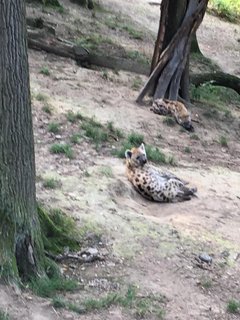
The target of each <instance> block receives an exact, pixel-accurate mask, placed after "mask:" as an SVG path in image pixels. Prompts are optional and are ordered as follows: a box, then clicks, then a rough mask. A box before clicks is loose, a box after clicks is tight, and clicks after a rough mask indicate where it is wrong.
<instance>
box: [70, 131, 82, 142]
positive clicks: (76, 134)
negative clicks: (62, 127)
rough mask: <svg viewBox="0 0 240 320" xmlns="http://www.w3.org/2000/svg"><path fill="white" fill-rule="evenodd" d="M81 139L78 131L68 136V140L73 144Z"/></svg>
mask: <svg viewBox="0 0 240 320" xmlns="http://www.w3.org/2000/svg"><path fill="white" fill-rule="evenodd" d="M80 140H81V135H80V133H74V134H73V135H72V136H71V137H70V141H71V142H72V143H73V144H79V143H80Z"/></svg>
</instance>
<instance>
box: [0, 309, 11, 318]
mask: <svg viewBox="0 0 240 320" xmlns="http://www.w3.org/2000/svg"><path fill="white" fill-rule="evenodd" d="M0 320H10V317H9V315H8V313H7V311H3V310H0Z"/></svg>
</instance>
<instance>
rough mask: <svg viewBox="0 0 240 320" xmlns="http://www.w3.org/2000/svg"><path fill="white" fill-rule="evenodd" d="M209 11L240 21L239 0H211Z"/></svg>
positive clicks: (226, 18)
mask: <svg viewBox="0 0 240 320" xmlns="http://www.w3.org/2000/svg"><path fill="white" fill-rule="evenodd" d="M208 9H209V10H208V11H209V12H210V13H214V14H216V15H217V16H219V17H221V18H224V19H225V20H228V21H230V22H239V21H240V1H239V0H210V1H209V6H208Z"/></svg>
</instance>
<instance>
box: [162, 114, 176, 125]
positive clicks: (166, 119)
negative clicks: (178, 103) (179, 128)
mask: <svg viewBox="0 0 240 320" xmlns="http://www.w3.org/2000/svg"><path fill="white" fill-rule="evenodd" d="M163 123H164V124H166V125H167V126H169V127H174V126H175V125H176V120H175V119H174V118H172V117H169V116H166V117H164V118H163Z"/></svg>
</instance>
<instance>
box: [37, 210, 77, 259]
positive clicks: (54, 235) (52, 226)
mask: <svg viewBox="0 0 240 320" xmlns="http://www.w3.org/2000/svg"><path fill="white" fill-rule="evenodd" d="M38 216H39V220H40V225H41V230H42V234H43V244H44V249H45V250H46V251H48V252H51V253H53V254H59V253H63V251H64V248H65V247H68V248H69V249H70V250H71V251H75V250H79V243H80V235H79V233H80V231H79V229H77V227H76V222H75V221H74V220H73V219H72V218H71V217H69V216H67V215H66V214H64V213H63V211H61V210H60V209H50V210H46V209H44V208H42V207H40V206H39V207H38Z"/></svg>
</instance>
